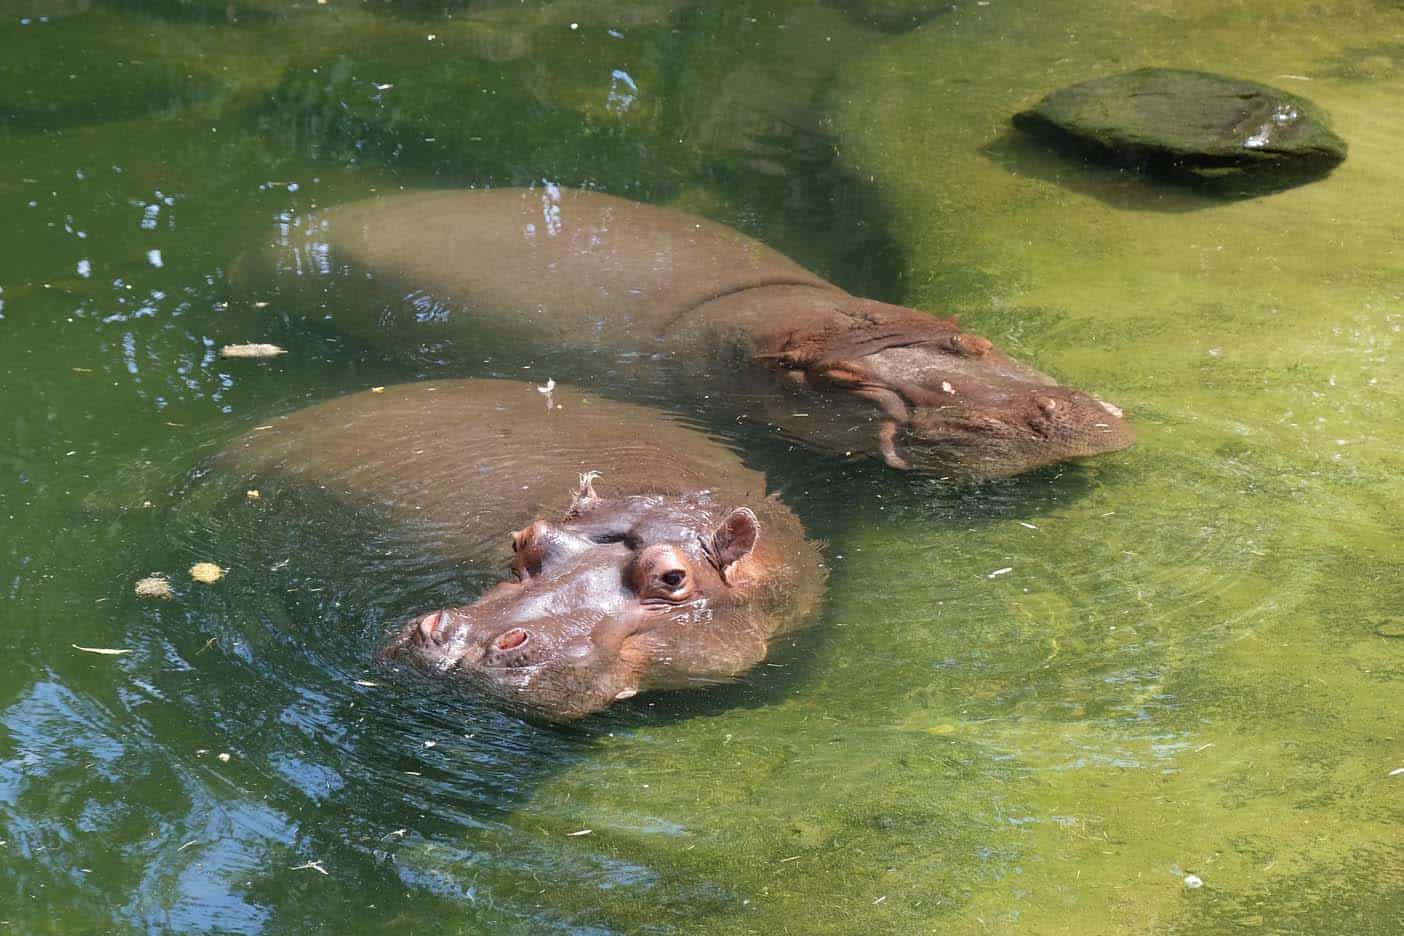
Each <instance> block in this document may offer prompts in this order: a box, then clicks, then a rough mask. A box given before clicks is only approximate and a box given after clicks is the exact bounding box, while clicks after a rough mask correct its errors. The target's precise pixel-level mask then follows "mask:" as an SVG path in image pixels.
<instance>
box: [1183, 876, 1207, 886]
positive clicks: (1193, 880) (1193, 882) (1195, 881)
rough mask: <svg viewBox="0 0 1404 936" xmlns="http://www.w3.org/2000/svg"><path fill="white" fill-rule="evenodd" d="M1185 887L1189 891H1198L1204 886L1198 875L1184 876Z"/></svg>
mask: <svg viewBox="0 0 1404 936" xmlns="http://www.w3.org/2000/svg"><path fill="white" fill-rule="evenodd" d="M1185 886H1186V887H1188V888H1189V889H1190V890H1198V889H1199V888H1201V887H1203V886H1204V881H1202V880H1201V879H1200V877H1199V875H1197V874H1186V875H1185Z"/></svg>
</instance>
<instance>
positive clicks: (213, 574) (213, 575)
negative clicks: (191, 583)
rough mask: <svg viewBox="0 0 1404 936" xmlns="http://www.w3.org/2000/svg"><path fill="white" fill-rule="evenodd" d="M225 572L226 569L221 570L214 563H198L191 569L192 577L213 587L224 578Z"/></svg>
mask: <svg viewBox="0 0 1404 936" xmlns="http://www.w3.org/2000/svg"><path fill="white" fill-rule="evenodd" d="M224 572H225V570H224V569H221V568H220V567H219V566H217V565H215V564H214V563H213V562H197V563H195V564H194V565H193V566H191V567H190V577H191V578H193V579H194V580H195V581H197V582H203V583H205V584H206V585H213V584H214V583H215V582H218V581H219V580H220V579H222V578H224Z"/></svg>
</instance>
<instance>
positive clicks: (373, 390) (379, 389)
mask: <svg viewBox="0 0 1404 936" xmlns="http://www.w3.org/2000/svg"><path fill="white" fill-rule="evenodd" d="M384 392H385V388H384V387H371V393H384Z"/></svg>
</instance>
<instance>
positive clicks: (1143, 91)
mask: <svg viewBox="0 0 1404 936" xmlns="http://www.w3.org/2000/svg"><path fill="white" fill-rule="evenodd" d="M1013 119H1014V125H1015V126H1016V127H1019V128H1020V129H1022V130H1026V131H1029V132H1031V133H1035V134H1038V135H1042V136H1045V137H1048V138H1051V139H1053V140H1054V141H1055V142H1058V143H1061V144H1065V145H1070V146H1072V147H1075V148H1076V149H1078V150H1080V151H1082V152H1084V153H1087V154H1089V155H1092V156H1094V157H1097V158H1100V159H1102V160H1104V161H1110V162H1115V163H1118V164H1129V165H1136V166H1139V167H1143V168H1146V169H1149V170H1152V171H1159V172H1161V173H1163V174H1166V175H1170V176H1180V177H1190V178H1198V179H1216V178H1223V177H1235V178H1238V177H1249V176H1264V177H1267V176H1271V177H1274V178H1280V179H1281V180H1282V181H1284V182H1286V183H1288V184H1296V183H1297V182H1300V181H1308V180H1309V179H1312V178H1316V177H1319V176H1321V175H1324V174H1325V173H1327V172H1329V171H1330V170H1331V169H1333V168H1334V167H1335V166H1336V165H1337V164H1339V163H1340V162H1341V161H1342V160H1344V159H1345V157H1346V144H1345V141H1343V140H1342V139H1341V138H1340V137H1338V136H1336V135H1335V134H1334V133H1332V132H1331V131H1330V130H1329V129H1328V128H1327V126H1326V124H1325V120H1324V118H1323V117H1322V116H1321V114H1320V112H1319V111H1318V110H1317V109H1316V107H1315V106H1314V105H1313V104H1312V103H1311V102H1309V101H1307V100H1305V99H1303V98H1300V97H1298V96H1296V95H1294V94H1288V93H1287V92H1285V91H1280V90H1278V89H1276V88H1271V87H1268V86H1267V85H1261V84H1257V83H1255V82H1252V81H1241V80H1238V79H1235V78H1227V77H1224V76H1222V75H1214V74H1210V73H1208V72H1199V71H1185V70H1181V69H1174V68H1141V69H1137V70H1136V71H1131V72H1126V73H1125V74H1121V75H1114V76H1112V77H1109V78H1096V79H1093V80H1091V81H1084V82H1082V83H1080V84H1075V85H1072V86H1070V87H1067V88H1063V89H1061V90H1058V91H1054V92H1053V93H1052V94H1050V95H1048V96H1047V97H1045V98H1044V99H1043V100H1042V101H1040V102H1039V103H1038V104H1037V105H1035V106H1034V107H1032V108H1030V109H1029V110H1026V111H1022V112H1020V113H1018V114H1015V115H1014V118H1013Z"/></svg>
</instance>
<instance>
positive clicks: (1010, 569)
mask: <svg viewBox="0 0 1404 936" xmlns="http://www.w3.org/2000/svg"><path fill="white" fill-rule="evenodd" d="M1013 571H1014V567H1013V566H1005V567H1004V568H1002V569H995V570H994V571H993V572H991V573H990V574H989V575H986V576H985V578H998V577H999V576H1001V575H1007V574H1008V573H1010V572H1013Z"/></svg>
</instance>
